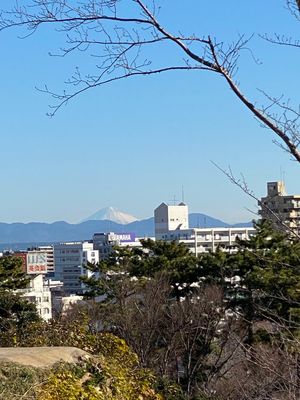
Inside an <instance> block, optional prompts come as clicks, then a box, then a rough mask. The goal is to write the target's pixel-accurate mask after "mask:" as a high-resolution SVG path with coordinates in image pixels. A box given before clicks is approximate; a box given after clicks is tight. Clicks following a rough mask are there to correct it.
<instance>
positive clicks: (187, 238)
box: [161, 227, 255, 256]
mask: <svg viewBox="0 0 300 400" xmlns="http://www.w3.org/2000/svg"><path fill="white" fill-rule="evenodd" d="M252 235H255V229H254V228H250V227H240V228H189V229H183V230H179V229H177V230H174V231H169V232H165V234H164V235H162V238H161V240H167V241H172V240H176V241H178V242H180V243H185V244H186V245H187V247H188V248H189V249H190V250H191V252H192V253H194V254H195V255H196V256H197V255H198V254H200V253H208V252H211V251H212V252H214V251H216V250H217V248H218V247H219V248H221V249H223V250H225V251H230V252H235V251H236V250H237V246H236V240H237V238H239V239H242V240H247V239H249V238H250V237H251V236H252Z"/></svg>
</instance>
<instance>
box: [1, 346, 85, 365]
mask: <svg viewBox="0 0 300 400" xmlns="http://www.w3.org/2000/svg"><path fill="white" fill-rule="evenodd" d="M88 358H90V355H89V354H88V353H87V352H86V351H84V350H81V349H78V348H76V347H1V348H0V362H14V363H18V364H22V365H26V366H32V367H51V366H52V365H53V364H55V363H57V362H68V363H77V362H78V361H79V360H82V359H88Z"/></svg>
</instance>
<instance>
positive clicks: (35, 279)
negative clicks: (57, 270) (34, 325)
mask: <svg viewBox="0 0 300 400" xmlns="http://www.w3.org/2000/svg"><path fill="white" fill-rule="evenodd" d="M17 292H18V293H21V294H22V296H23V297H24V298H25V299H27V300H28V301H30V302H31V303H34V304H35V305H36V309H37V312H38V313H39V315H40V316H41V317H42V318H43V319H44V320H45V321H49V320H50V319H51V318H52V304H51V292H50V288H49V286H48V285H46V284H45V283H44V275H43V274H38V275H30V283H29V287H28V288H26V289H18V290H17Z"/></svg>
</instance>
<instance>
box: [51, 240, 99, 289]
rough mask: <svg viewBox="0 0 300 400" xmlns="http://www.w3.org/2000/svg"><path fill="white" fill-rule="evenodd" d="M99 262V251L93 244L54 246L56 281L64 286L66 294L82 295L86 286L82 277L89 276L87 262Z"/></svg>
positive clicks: (77, 243) (70, 243) (61, 244)
mask: <svg viewBox="0 0 300 400" xmlns="http://www.w3.org/2000/svg"><path fill="white" fill-rule="evenodd" d="M98 261H99V251H98V250H94V248H93V242H65V243H59V244H55V245H54V263H55V279H57V280H59V281H62V282H63V284H64V292H65V294H76V293H82V291H83V289H84V285H83V284H82V283H81V282H80V279H79V278H80V277H81V276H84V275H86V274H88V272H89V271H88V270H86V268H84V266H85V265H86V264H87V262H90V263H92V264H95V263H97V262H98Z"/></svg>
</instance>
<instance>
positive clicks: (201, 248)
mask: <svg viewBox="0 0 300 400" xmlns="http://www.w3.org/2000/svg"><path fill="white" fill-rule="evenodd" d="M154 223H155V239H156V240H166V241H173V240H175V241H178V242H180V243H185V244H186V245H187V246H188V247H189V249H190V250H191V251H192V252H193V253H194V254H195V255H198V254H199V253H205V252H209V251H212V252H214V251H216V249H217V248H218V247H221V248H222V249H224V250H225V251H235V250H236V246H235V243H236V238H237V237H239V238H240V239H243V240H246V239H249V238H250V236H251V235H254V234H255V229H254V228H248V227H241V228H189V227H188V206H187V205H185V204H184V203H180V204H179V205H178V206H168V205H167V204H165V203H162V204H161V205H160V206H159V207H157V208H156V209H155V211H154Z"/></svg>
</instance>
